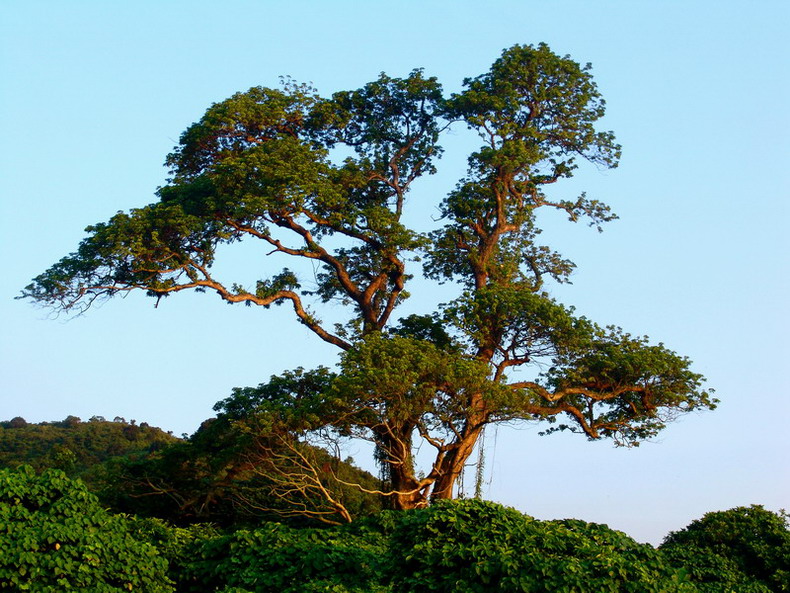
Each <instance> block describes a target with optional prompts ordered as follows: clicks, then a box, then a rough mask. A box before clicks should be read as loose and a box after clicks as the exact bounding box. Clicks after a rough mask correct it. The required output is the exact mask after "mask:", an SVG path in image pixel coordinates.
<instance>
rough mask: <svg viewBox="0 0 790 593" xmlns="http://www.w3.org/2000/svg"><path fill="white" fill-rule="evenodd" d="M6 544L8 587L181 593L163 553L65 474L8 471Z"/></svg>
mask: <svg viewBox="0 0 790 593" xmlns="http://www.w3.org/2000/svg"><path fill="white" fill-rule="evenodd" d="M0 543H2V549H3V553H2V554H0V589H5V588H10V589H12V590H14V591H31V592H36V593H38V592H41V593H45V592H49V593H59V592H61V591H86V590H87V591H96V592H97V593H113V592H118V593H120V592H122V591H123V592H126V591H142V592H150V593H166V592H169V591H173V587H172V586H171V582H170V580H169V579H168V578H167V572H166V571H167V565H166V562H165V560H164V559H163V558H161V557H160V556H159V554H158V553H157V550H156V548H155V547H154V546H152V545H151V544H149V543H147V542H145V541H142V540H141V539H139V538H137V537H135V535H134V530H133V528H132V527H131V526H130V524H129V522H128V521H127V520H126V519H125V518H124V517H122V516H118V515H110V514H109V513H107V512H106V511H105V510H104V509H102V507H101V506H100V505H99V502H98V500H97V499H96V497H95V496H93V495H92V494H90V493H89V492H88V491H87V489H86V488H85V486H84V485H83V484H82V483H81V482H78V481H74V480H71V479H69V478H68V477H67V476H66V475H65V474H64V473H63V472H62V471H59V470H47V471H45V472H44V473H43V474H41V475H36V473H35V472H34V470H33V469H32V468H31V467H30V466H22V467H20V468H18V469H16V470H8V469H3V470H0Z"/></svg>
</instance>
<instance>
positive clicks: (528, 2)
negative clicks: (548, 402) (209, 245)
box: [0, 0, 790, 543]
mask: <svg viewBox="0 0 790 593" xmlns="http://www.w3.org/2000/svg"><path fill="white" fill-rule="evenodd" d="M788 27H790V3H788V2H787V1H786V0H777V1H755V2H748V3H747V2H721V1H720V0H719V1H706V2H703V1H694V0H684V1H673V0H666V1H661V2H659V1H652V2H651V1H642V2H634V1H632V0H624V1H604V2H590V1H589V0H579V1H565V0H554V1H549V0H545V1H537V0H521V1H513V2H505V1H501V0H489V1H487V2H467V1H461V0H453V1H433V2H431V1H429V0H423V2H415V1H410V0H401V1H400V2H375V1H372V0H368V1H364V2H363V1H360V2H351V1H338V0H332V1H329V2H328V1H319V0H315V1H312V2H310V1H305V0H289V1H287V2H286V1H274V0H271V1H265V0H260V1H257V2H254V1H238V0H226V1H224V2H209V1H202V0H189V1H180V2H179V1H169V2H168V1H163V0H156V1H154V0H135V2H124V3H121V2H105V1H100V0H95V1H80V0H70V1H69V2H62V1H54V0H53V1H40V0H24V1H22V0H3V1H2V2H0V50H1V51H2V55H1V56H0V126H2V134H3V135H2V141H0V200H2V202H1V204H0V269H2V274H3V282H2V287H1V288H0V323H1V324H2V333H1V334H0V336H1V337H0V365H1V366H0V419H10V418H12V417H14V416H22V417H24V418H25V419H26V420H28V421H29V422H41V421H45V420H46V421H50V420H61V419H63V418H65V417H66V416H67V415H69V414H73V415H76V416H79V417H81V418H83V419H88V418H89V417H91V416H93V415H102V416H105V417H107V418H110V419H111V418H113V417H115V416H122V417H124V418H126V419H127V420H129V419H132V418H134V419H136V420H137V421H138V422H142V421H146V422H148V423H150V424H153V425H157V426H160V427H162V428H163V429H165V430H172V431H173V432H174V433H175V434H181V433H191V432H193V431H194V430H195V429H196V428H197V427H198V425H199V424H200V422H201V421H202V420H204V419H205V418H208V417H209V416H211V415H212V410H211V407H212V405H213V404H214V402H216V401H218V400H220V399H222V398H224V397H226V396H227V395H228V394H229V392H230V389H231V388H232V387H234V386H246V385H255V384H257V383H259V382H261V381H264V380H266V379H267V378H268V377H269V376H270V375H271V374H274V373H277V372H279V371H281V370H283V369H286V368H293V367H295V366H298V365H303V366H305V367H311V366H314V365H317V364H328V365H331V364H332V363H333V362H334V360H335V352H333V350H332V348H331V347H329V346H327V345H324V344H322V343H319V341H317V340H316V339H315V338H314V337H313V336H312V335H310V334H309V333H308V332H307V330H305V329H304V328H302V327H301V326H299V325H298V324H296V323H295V322H294V321H293V320H292V319H291V315H289V311H288V310H286V309H285V308H282V310H271V311H264V310H259V309H256V308H247V307H230V306H227V305H225V304H223V303H221V302H220V301H219V300H218V299H217V298H216V297H213V296H212V295H208V294H203V295H191V294H190V295H188V294H179V295H176V296H175V297H173V298H171V299H167V300H166V301H163V302H162V304H161V305H160V306H159V308H157V309H154V308H153V301H152V300H150V299H146V298H144V297H142V296H140V295H131V296H129V297H128V298H126V299H116V300H113V301H110V302H108V303H106V304H105V305H103V306H102V307H100V308H96V309H94V310H91V311H89V312H88V314H87V315H85V316H84V317H81V318H77V319H73V320H66V319H64V318H59V319H50V318H48V317H47V314H46V312H45V311H42V310H40V309H37V308H36V307H34V306H32V305H31V304H30V303H28V302H25V301H18V300H14V296H16V295H17V294H18V293H19V290H20V289H21V288H22V287H23V286H24V285H26V284H27V283H28V282H29V281H30V279H31V278H32V277H33V276H35V275H37V274H39V273H41V272H42V271H44V270H45V269H46V268H47V267H48V266H49V265H51V264H52V263H54V262H55V261H57V260H58V259H59V258H60V257H62V256H64V255H66V254H67V253H69V252H70V251H72V250H74V248H75V247H76V246H77V243H78V242H79V240H80V239H81V238H82V237H83V236H84V233H83V229H84V227H85V226H87V225H89V224H93V223H96V222H100V221H104V220H106V219H107V218H109V217H110V216H111V215H112V214H114V213H115V212H116V211H118V210H125V209H128V208H131V207H136V206H142V205H144V204H146V203H149V202H151V201H153V200H154V196H153V192H154V190H155V189H156V187H157V186H159V185H161V184H163V182H164V179H165V175H166V171H165V169H164V168H163V167H162V163H163V161H164V157H165V155H166V154H167V153H168V152H169V151H170V150H171V149H172V147H173V146H174V145H175V143H176V141H177V138H178V136H179V135H180V133H181V132H182V131H183V130H184V129H185V128H186V127H187V126H188V125H189V124H190V123H192V122H193V121H196V120H197V119H198V118H200V116H201V115H202V113H203V112H204V110H205V109H206V108H207V107H208V106H209V105H210V104H211V103H212V102H216V101H220V100H222V99H224V98H226V97H228V96H229V95H231V94H232V93H234V92H236V91H240V90H246V89H248V88H249V87H251V86H256V85H264V86H276V85H277V83H278V76H280V75H290V76H292V77H294V78H295V79H297V80H299V81H309V82H312V83H313V84H314V85H315V86H316V87H317V88H318V90H319V91H320V92H321V93H322V94H329V93H332V92H334V91H336V90H341V89H355V88H359V87H360V86H362V85H364V84H365V83H366V82H369V81H371V80H373V79H375V78H376V77H377V76H378V74H379V72H382V71H384V72H386V73H387V74H390V75H391V76H404V75H406V74H407V73H408V72H409V71H410V70H411V69H413V68H416V67H423V68H425V70H426V73H427V74H429V75H433V76H437V77H438V78H439V79H440V81H441V82H442V83H443V84H444V86H445V88H446V89H448V90H450V91H452V90H457V89H458V88H459V86H460V83H461V81H462V79H463V78H464V77H467V76H476V75H478V74H481V73H483V72H485V71H486V70H487V69H488V67H489V66H490V65H491V63H492V61H493V60H494V59H496V58H497V56H498V55H499V53H500V52H501V51H502V50H503V49H504V48H506V47H510V46H512V45H513V44H516V43H519V44H534V43H539V42H541V41H545V42H547V43H548V44H549V45H550V46H551V48H552V49H553V50H554V51H555V52H557V53H560V54H570V55H571V57H573V58H574V59H575V60H577V61H579V62H582V63H586V62H592V64H593V75H594V77H595V79H596V81H597V82H598V85H599V87H600V90H601V92H602V94H603V95H604V97H605V98H606V100H607V105H608V113H607V116H606V118H605V121H604V124H603V125H604V127H605V128H606V129H612V130H614V131H615V133H616V135H617V138H618V140H619V141H620V143H621V144H622V145H623V151H624V152H623V158H622V162H621V165H620V167H619V168H618V169H615V170H613V171H606V172H602V171H598V170H596V169H595V168H591V167H590V168H586V169H582V170H580V171H579V173H578V175H577V177H576V178H575V179H574V180H573V182H571V183H568V184H566V186H564V187H562V188H558V191H560V192H561V193H563V195H564V194H567V195H568V196H573V195H575V192H578V190H587V192H588V194H589V196H590V197H594V198H597V199H601V200H603V201H605V202H607V203H609V204H610V205H611V206H612V207H613V209H614V210H615V211H616V212H617V213H618V214H619V215H620V220H618V221H616V222H614V223H611V224H610V225H608V227H607V228H606V230H605V232H604V233H603V234H598V233H596V232H595V231H593V230H591V229H588V228H587V227H584V226H581V225H576V226H575V225H572V224H570V223H566V224H561V225H560V224H555V223H554V221H547V224H548V225H549V229H548V231H547V235H548V236H549V237H550V238H551V240H552V244H553V245H554V246H555V247H556V248H558V249H559V250H560V251H561V252H562V253H563V254H564V255H566V256H568V257H569V258H570V259H572V260H574V261H575V262H576V263H577V265H578V269H577V271H576V273H575V274H574V277H573V285H572V286H565V287H562V288H561V289H560V288H556V289H554V291H553V292H554V294H555V296H557V298H559V299H560V300H561V301H562V302H564V303H566V304H572V305H575V306H576V307H577V310H578V311H579V312H580V313H582V314H584V315H586V316H588V317H590V318H592V319H593V320H595V321H597V322H598V323H600V324H601V325H606V324H617V325H620V326H622V327H623V328H624V329H626V330H627V331H629V332H631V333H635V334H647V335H649V336H650V337H651V339H653V340H655V341H661V342H664V343H665V344H666V345H667V346H668V347H670V348H671V349H673V350H675V351H677V352H679V353H681V354H683V355H686V356H688V357H690V358H691V359H692V360H693V361H694V363H695V364H694V369H695V370H696V371H698V372H701V373H703V374H704V375H705V376H706V377H707V378H708V385H709V386H710V387H713V388H715V389H716V394H717V396H718V397H719V398H720V399H721V405H720V407H719V409H717V410H716V411H714V412H707V413H701V414H697V415H692V416H688V417H685V418H683V419H682V420H680V421H678V422H677V423H675V424H673V425H671V426H670V427H669V428H668V429H667V430H666V431H665V432H664V433H662V435H661V436H660V437H659V438H658V439H656V440H655V441H654V442H650V443H646V444H644V445H642V446H641V447H639V448H636V449H631V450H625V449H615V448H613V446H612V445H611V444H610V443H608V442H596V443H590V442H587V441H586V440H585V439H584V438H583V437H580V436H578V435H565V434H562V435H555V436H551V437H546V438H542V437H539V436H538V434H537V433H538V431H539V428H537V427H536V426H525V427H521V428H504V427H503V428H500V429H499V430H498V431H493V430H489V433H488V435H487V440H486V449H487V451H488V454H489V458H488V462H487V474H486V477H487V480H488V483H487V490H486V496H487V497H488V498H490V499H492V500H496V501H499V502H502V503H505V504H508V505H511V506H514V507H516V508H518V509H519V510H521V511H523V512H526V513H528V514H531V515H533V516H536V517H539V518H559V517H576V518H580V519H585V520H588V521H596V522H602V523H608V524H609V525H610V526H612V527H614V528H617V529H621V530H623V531H625V532H626V533H628V534H629V535H632V536H633V537H635V538H636V539H638V540H640V541H650V542H652V543H658V542H660V541H661V539H662V538H663V537H664V536H665V535H666V534H667V533H668V532H669V531H670V530H676V529H680V528H682V527H684V526H685V525H686V524H688V523H689V522H690V521H691V520H692V519H695V518H698V517H700V516H701V515H702V514H704V513H705V512H708V511H712V510H722V509H727V508H731V507H734V506H738V505H746V504H752V503H754V504H763V505H765V506H766V507H768V508H770V509H773V510H777V509H779V508H790V462H788V458H789V457H790V456H789V455H788V451H790V437H789V436H788V434H790V429H788V415H789V414H790V404H789V403H788V388H787V379H786V376H787V373H788V371H790V367H789V366H788V358H789V356H788V355H790V349H788V345H787V344H788V338H787V336H788V330H790V327H788V325H789V324H788V298H787V294H788V288H790V286H788V284H789V283H788V271H789V270H788V253H789V252H790V250H789V249H788V247H790V244H789V243H790V242H789V241H788V239H787V236H786V229H787V226H788V214H790V212H789V209H788V197H790V166H789V165H788V157H790V150H789V148H790V117H788V105H790V75H789V74H788V72H790V44H788V42H787V41H786V31H787V29H788ZM456 144H457V145H456ZM460 144H461V141H460V140H458V142H457V143H455V144H454V139H453V138H452V137H451V138H448V139H447V140H445V145H446V147H447V149H448V150H447V158H445V159H444V162H440V167H442V172H441V173H440V174H439V175H438V176H437V177H436V178H433V179H431V180H430V181H428V182H426V183H424V184H422V186H421V187H418V188H416V190H415V194H414V196H412V198H411V206H412V216H413V220H414V222H415V224H417V225H420V224H424V225H426V227H427V225H428V224H429V223H430V222H431V218H430V217H431V215H432V214H434V213H435V210H434V209H433V208H434V206H435V204H436V203H437V202H438V201H439V199H440V198H441V197H442V195H443V194H444V193H445V192H446V191H447V190H449V189H451V188H452V187H453V185H454V184H455V180H456V179H457V178H458V177H460V176H461V175H462V174H463V158H464V157H463V153H462V148H463V147H461V146H460ZM454 149H455V150H454ZM228 256H229V257H230V258H231V260H230V261H231V263H228V264H227V266H228V268H227V269H228V270H229V271H234V270H235V269H238V270H239V271H240V273H246V274H248V275H249V274H251V273H253V272H254V270H253V272H250V269H251V268H254V266H258V265H263V259H264V258H263V256H262V255H261V254H260V253H256V252H253V251H251V250H246V251H245V250H244V249H242V250H241V252H240V253H238V254H236V253H228ZM253 276H254V274H253ZM426 289H429V287H427V286H426V285H420V286H419V290H420V291H423V292H422V293H419V294H418V293H417V291H415V296H414V298H413V300H412V301H411V303H410V304H409V307H410V308H411V309H410V310H409V311H407V312H411V310H424V309H425V308H426V307H428V308H430V307H431V306H432V305H433V303H435V302H436V301H437V300H438V298H439V297H438V295H437V294H432V293H430V292H425V291H426ZM359 461H362V459H361V458H360V459H359Z"/></svg>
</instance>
